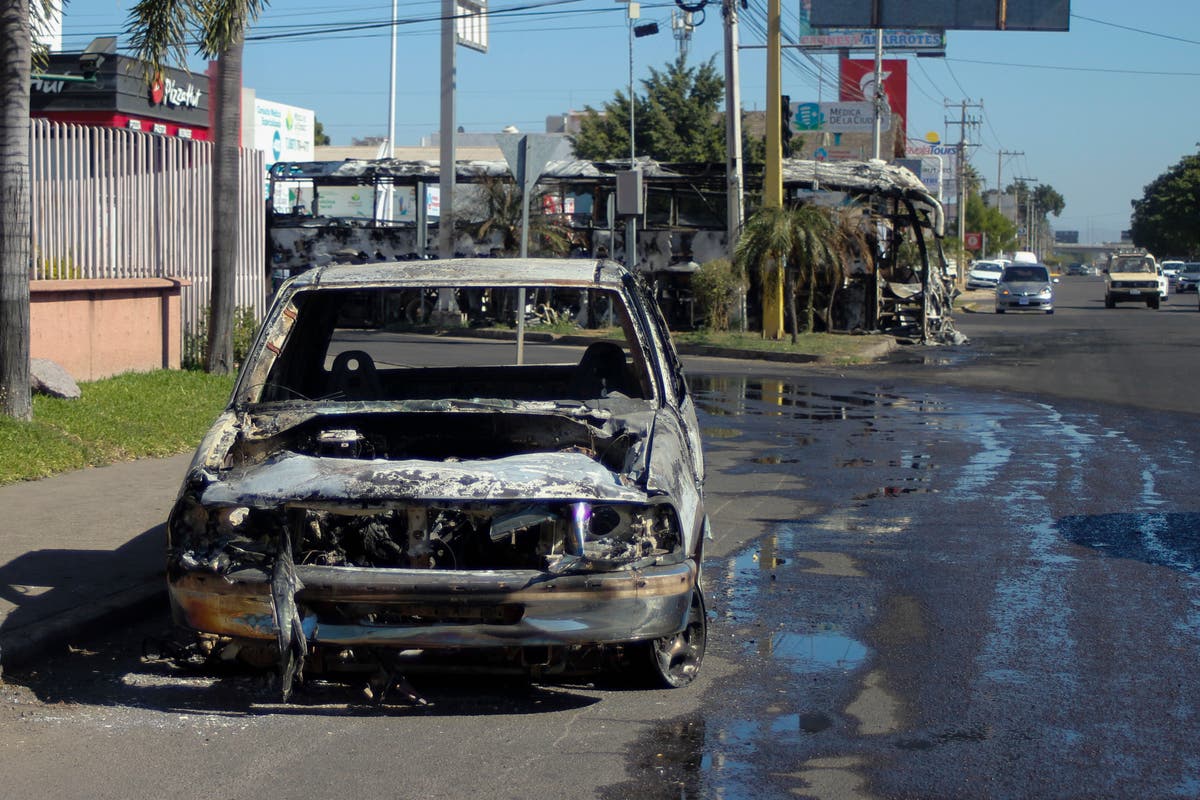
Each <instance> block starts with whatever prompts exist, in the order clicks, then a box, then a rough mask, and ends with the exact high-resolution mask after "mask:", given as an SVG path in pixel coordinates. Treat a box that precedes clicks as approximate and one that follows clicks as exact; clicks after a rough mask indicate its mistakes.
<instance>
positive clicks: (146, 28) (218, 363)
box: [0, 0, 266, 374]
mask: <svg viewBox="0 0 1200 800" xmlns="http://www.w3.org/2000/svg"><path fill="white" fill-rule="evenodd" d="M0 1H2V0H0ZM10 1H11V0H10ZM265 6H266V2H265V0H214V1H213V2H204V3H197V2H195V0H140V1H139V2H138V3H137V4H136V5H135V6H134V7H133V9H132V10H131V11H130V14H129V23H128V25H127V31H128V32H129V34H130V35H131V39H132V43H133V48H134V50H135V51H136V52H137V54H138V57H139V58H140V59H141V60H142V61H143V62H145V63H146V65H147V67H148V68H147V70H146V74H147V76H148V79H152V78H153V76H154V75H156V74H158V72H159V71H161V69H162V67H163V65H164V62H165V61H166V60H167V56H168V54H169V53H173V54H174V60H176V61H178V62H180V63H182V62H183V61H184V56H185V52H184V47H185V44H186V42H187V41H189V40H190V39H191V37H192V36H193V35H196V34H198V37H197V38H198V41H199V44H198V46H197V50H198V52H199V53H200V55H202V56H204V57H205V58H209V59H212V58H215V59H217V67H218V75H219V77H218V79H217V89H216V91H215V92H214V93H213V99H214V108H213V111H214V113H213V117H214V119H215V120H216V129H215V131H214V133H215V137H214V138H215V144H216V152H215V155H214V160H213V161H214V163H213V213H212V219H213V244H212V248H213V249H212V297H211V300H210V303H209V324H208V352H207V354H206V357H205V368H206V369H207V370H208V371H209V372H212V373H217V374H224V373H227V372H229V371H230V370H232V369H233V364H234V358H233V327H234V326H233V317H234V311H235V309H234V302H235V300H234V298H235V294H234V287H235V282H236V275H237V240H238V230H239V219H238V206H237V203H236V202H234V201H233V199H232V198H235V197H237V193H238V187H239V184H240V182H241V180H240V174H239V172H240V170H239V154H238V148H239V145H240V141H241V127H242V46H243V42H244V39H245V33H246V28H247V26H248V25H249V24H250V22H252V21H253V20H255V19H257V18H258V15H259V14H260V13H261V12H262V9H263V8H264V7H265Z"/></svg>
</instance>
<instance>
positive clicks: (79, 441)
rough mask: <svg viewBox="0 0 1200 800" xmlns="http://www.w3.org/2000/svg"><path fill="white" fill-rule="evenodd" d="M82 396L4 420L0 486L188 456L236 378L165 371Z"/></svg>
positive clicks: (88, 387) (103, 385)
mask: <svg viewBox="0 0 1200 800" xmlns="http://www.w3.org/2000/svg"><path fill="white" fill-rule="evenodd" d="M79 388H80V391H81V392H82V393H83V396H82V397H81V398H80V399H78V400H59V399H56V398H52V397H43V396H41V395H37V396H35V397H34V398H33V421H32V422H18V421H16V420H12V419H8V418H6V417H0V484H5V483H13V482H15V481H22V480H33V479H36V478H44V477H47V476H49V475H53V474H55V473H58V472H65V471H67V470H72V469H79V468H81V467H92V466H99V465H101V464H111V463H113V462H115V461H126V460H129V459H134V458H153V457H161V456H168V455H175V454H176V453H185V452H187V451H189V450H191V449H192V448H194V447H195V446H196V445H197V444H199V442H200V438H201V437H202V436H203V435H204V433H205V432H206V431H207V430H208V428H209V426H210V425H211V424H212V421H213V419H215V418H216V416H217V414H218V413H220V411H221V409H222V408H224V407H225V404H226V402H228V400H229V393H230V392H231V391H232V390H233V376H232V375H207V374H205V373H203V372H190V371H178V370H159V371H157V372H145V373H127V374H125V375H118V376H116V377H113V378H106V379H105V380H100V381H93V382H91V383H82V384H80V386H79Z"/></svg>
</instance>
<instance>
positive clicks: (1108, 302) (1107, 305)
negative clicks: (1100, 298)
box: [1104, 295, 1117, 308]
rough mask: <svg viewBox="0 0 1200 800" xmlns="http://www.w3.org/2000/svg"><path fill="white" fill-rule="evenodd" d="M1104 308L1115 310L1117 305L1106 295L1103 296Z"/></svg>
mask: <svg viewBox="0 0 1200 800" xmlns="http://www.w3.org/2000/svg"><path fill="white" fill-rule="evenodd" d="M1104 307H1105V308H1116V307H1117V304H1116V303H1115V302H1114V301H1113V299H1112V297H1110V296H1108V295H1104Z"/></svg>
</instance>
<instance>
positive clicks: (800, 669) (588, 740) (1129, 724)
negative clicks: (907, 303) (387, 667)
mask: <svg viewBox="0 0 1200 800" xmlns="http://www.w3.org/2000/svg"><path fill="white" fill-rule="evenodd" d="M959 327H960V329H961V330H963V331H964V332H966V333H967V335H968V336H970V337H971V340H972V341H971V344H969V345H967V346H964V347H961V348H924V349H922V348H917V349H906V350H905V351H903V352H902V353H901V354H900V355H899V356H898V357H897V359H895V360H894V361H892V362H890V363H886V364H880V365H876V366H872V367H867V368H856V369H853V370H834V369H805V368H787V367H783V366H770V367H767V366H764V365H761V364H758V363H755V364H745V363H736V362H729V361H718V360H714V359H693V360H690V361H689V369H690V372H691V374H692V376H693V381H692V382H693V388H694V391H695V393H696V396H697V400H698V405H699V407H700V411H701V420H702V427H703V429H704V435H705V440H706V452H707V458H708V463H709V475H710V478H709V485H708V487H707V488H708V504H709V508H710V511H711V513H712V516H713V522H714V529H715V539H714V541H712V542H711V543H710V544H709V546H708V548H707V553H708V556H709V557H708V559H707V561H706V567H705V568H706V576H707V578H706V580H707V581H708V599H709V606H710V617H711V627H710V644H709V654H708V658H707V659H706V662H705V665H704V669H703V671H702V675H701V677H700V678H699V679H698V681H697V683H696V684H694V685H693V686H691V687H689V688H687V689H684V690H679V691H671V692H666V691H662V692H660V691H637V690H632V689H629V688H622V687H614V686H606V685H596V684H591V683H578V684H570V683H537V684H532V685H528V684H522V683H512V682H509V681H504V680H501V679H498V678H496V677H494V676H477V677H471V678H450V677H445V678H437V679H435V678H421V679H416V678H414V686H415V687H416V688H417V689H418V690H419V691H420V692H421V694H423V695H424V696H425V697H426V698H427V699H429V700H430V701H431V703H432V705H429V706H415V705H407V704H394V705H390V706H386V707H384V708H376V707H373V706H369V705H367V704H365V703H364V702H363V701H362V699H361V697H359V696H358V695H357V694H356V692H355V691H354V689H353V687H346V686H342V685H316V686H312V687H309V690H308V691H307V692H305V693H304V694H302V695H301V696H299V697H298V698H297V700H296V702H294V703H293V704H291V705H288V706H282V705H279V704H277V703H276V702H275V701H274V700H273V699H272V696H271V693H270V692H269V691H268V690H267V687H266V686H265V685H264V684H263V683H262V682H261V681H260V680H259V679H258V678H257V677H256V676H254V675H253V674H251V673H248V672H245V671H243V670H239V669H236V668H230V669H229V670H223V671H213V670H211V669H207V670H201V671H189V670H187V669H182V668H180V667H178V666H173V665H171V664H169V663H166V662H162V661H156V660H153V659H145V658H142V657H141V656H142V653H143V646H144V642H146V641H147V640H153V639H154V637H157V636H158V635H159V634H160V633H162V632H163V630H164V628H165V619H163V618H152V619H147V620H145V621H144V622H143V623H142V624H141V625H140V626H133V627H130V628H129V629H126V630H121V631H106V632H102V634H103V635H100V636H98V637H97V638H96V639H95V640H92V641H81V642H80V643H79V644H78V647H77V648H76V650H75V651H74V652H73V653H71V654H70V655H68V656H66V657H64V658H62V659H60V660H57V661H55V662H53V663H47V664H45V665H44V666H43V667H42V668H41V669H39V670H38V671H37V672H36V673H31V674H28V675H25V676H20V680H18V681H16V682H13V683H10V684H8V685H3V686H0V701H2V702H0V758H2V759H3V763H4V764H5V770H4V783H3V786H4V789H2V790H0V796H12V797H30V796H57V797H64V798H68V797H80V798H83V797H88V798H101V797H114V798H115V797H121V798H137V797H150V796H154V797H158V796H163V795H167V794H169V795H170V796H172V797H176V798H190V797H197V798H199V797H204V798H213V797H247V796H251V795H258V794H261V793H263V792H270V793H271V794H272V795H273V796H279V797H292V796H301V795H303V796H306V797H308V796H323V795H331V794H334V793H336V794H337V795H338V796H342V797H346V796H349V797H369V796H386V797H413V798H416V797H422V798H460V797H468V796H475V795H486V796H489V797H498V798H506V797H513V798H517V797H541V796H554V797H562V798H594V797H600V798H629V797H636V798H717V797H720V798H724V799H725V800H737V799H738V798H775V797H779V798H783V797H816V798H901V797H919V798H940V797H953V798H972V797H981V798H993V797H995V798H1026V797H1062V798H1068V797H1071V798H1073V797H1089V798H1094V797H1170V796H1182V797H1194V796H1198V795H1200V757H1197V756H1196V755H1195V753H1196V748H1195V745H1194V743H1195V742H1196V741H1197V739H1198V737H1200V708H1198V707H1197V704H1196V702H1195V690H1196V687H1197V685H1200V684H1198V682H1197V679H1196V677H1195V671H1196V664H1197V663H1198V660H1200V659H1198V658H1197V656H1200V513H1198V509H1197V505H1198V504H1197V501H1196V499H1195V488H1194V487H1195V479H1194V475H1195V473H1196V470H1197V466H1198V464H1197V462H1198V460H1200V456H1198V453H1197V443H1200V417H1198V416H1196V415H1195V413H1194V412H1192V411H1191V404H1190V402H1189V401H1190V399H1191V398H1195V397H1197V396H1200V395H1198V394H1197V388H1200V387H1197V386H1196V385H1195V382H1196V380H1197V378H1195V370H1191V369H1190V363H1189V362H1190V359H1189V358H1188V356H1189V355H1190V354H1191V353H1193V352H1195V348H1196V347H1197V346H1198V345H1200V313H1198V312H1197V311H1196V300H1195V298H1192V297H1189V298H1188V300H1187V302H1186V303H1179V302H1177V301H1176V299H1175V298H1172V302H1171V303H1168V304H1167V305H1165V306H1164V307H1163V308H1162V309H1161V310H1159V311H1157V312H1155V311H1150V310H1148V309H1145V308H1144V307H1135V306H1128V307H1119V308H1117V309H1113V310H1111V311H1106V310H1105V309H1104V308H1103V303H1102V288H1101V286H1100V284H1099V282H1098V280H1097V279H1088V278H1069V279H1064V281H1063V283H1062V284H1060V287H1059V310H1058V311H1057V312H1056V313H1055V314H1054V315H1052V316H1048V315H1030V316H1017V315H1013V314H1006V315H1003V316H995V315H992V314H975V315H972V314H966V315H963V316H962V317H961V319H960V321H959Z"/></svg>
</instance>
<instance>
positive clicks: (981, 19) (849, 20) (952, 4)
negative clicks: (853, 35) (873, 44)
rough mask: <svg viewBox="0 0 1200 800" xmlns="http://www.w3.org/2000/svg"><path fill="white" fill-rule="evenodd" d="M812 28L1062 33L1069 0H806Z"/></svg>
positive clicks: (1067, 14) (1065, 26)
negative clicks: (894, 1) (891, 0)
mask: <svg viewBox="0 0 1200 800" xmlns="http://www.w3.org/2000/svg"><path fill="white" fill-rule="evenodd" d="M809 4H810V7H809V17H808V23H809V25H811V26H812V27H814V28H934V29H940V30H959V31H1065V30H1068V29H1069V23H1070V18H1071V3H1070V0H905V2H899V3H893V2H886V3H885V2H883V0H809Z"/></svg>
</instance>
